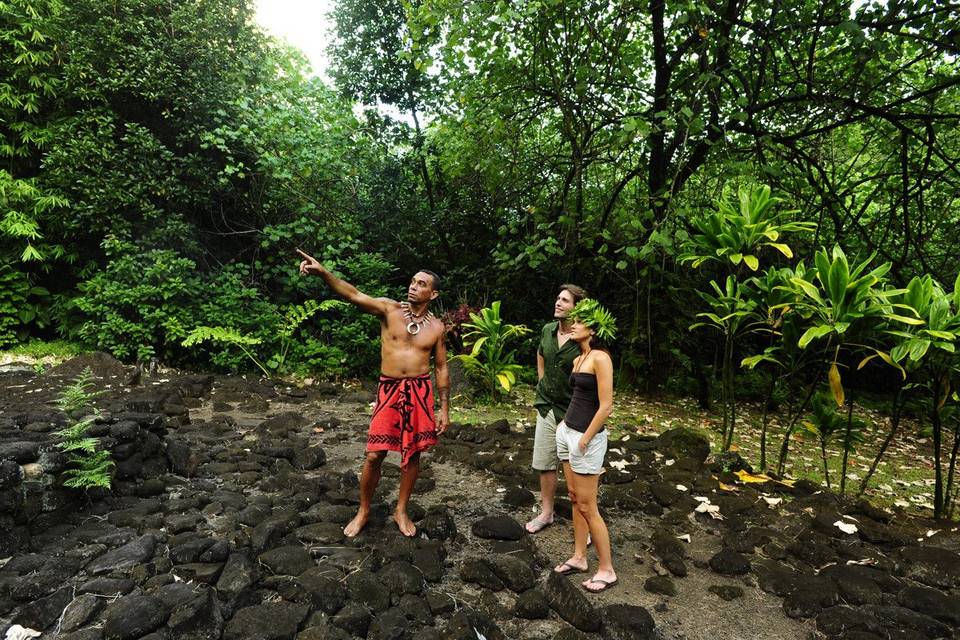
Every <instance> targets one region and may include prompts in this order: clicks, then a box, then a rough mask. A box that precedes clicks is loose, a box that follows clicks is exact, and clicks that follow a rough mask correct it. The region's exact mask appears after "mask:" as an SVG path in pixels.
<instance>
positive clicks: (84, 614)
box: [60, 593, 105, 633]
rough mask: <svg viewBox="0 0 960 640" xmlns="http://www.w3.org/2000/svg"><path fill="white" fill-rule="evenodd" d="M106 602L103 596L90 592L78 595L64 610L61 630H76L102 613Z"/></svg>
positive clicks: (67, 631) (66, 631)
mask: <svg viewBox="0 0 960 640" xmlns="http://www.w3.org/2000/svg"><path fill="white" fill-rule="evenodd" d="M104 602H105V601H104V599H103V598H101V597H98V596H95V595H93V594H89V593H85V594H83V595H80V596H77V597H76V598H74V600H73V602H71V603H70V604H69V606H67V609H66V611H64V612H63V620H62V622H61V623H60V630H61V631H63V632H64V633H70V632H72V631H76V630H77V629H79V628H80V627H82V626H83V625H85V624H87V623H88V622H89V621H90V620H91V619H92V618H93V617H94V616H95V615H97V614H98V613H100V610H101V609H102V608H103V605H104Z"/></svg>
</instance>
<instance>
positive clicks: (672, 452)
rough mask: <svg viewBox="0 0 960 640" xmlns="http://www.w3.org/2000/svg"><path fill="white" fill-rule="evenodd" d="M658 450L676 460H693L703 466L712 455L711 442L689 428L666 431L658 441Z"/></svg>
mask: <svg viewBox="0 0 960 640" xmlns="http://www.w3.org/2000/svg"><path fill="white" fill-rule="evenodd" d="M656 447H657V449H658V450H659V451H660V452H661V453H663V454H664V455H667V456H669V457H671V458H673V459H675V460H677V459H680V458H692V459H693V460H695V461H697V462H699V464H700V465H703V462H704V461H705V460H706V459H707V456H709V455H710V442H709V441H708V440H707V439H706V438H705V437H704V436H703V435H701V434H700V433H699V432H697V431H694V430H693V429H689V428H687V427H678V428H676V429H670V430H669V431H664V432H663V433H661V434H660V436H659V437H657V439H656Z"/></svg>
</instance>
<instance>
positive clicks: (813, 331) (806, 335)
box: [797, 325, 833, 349]
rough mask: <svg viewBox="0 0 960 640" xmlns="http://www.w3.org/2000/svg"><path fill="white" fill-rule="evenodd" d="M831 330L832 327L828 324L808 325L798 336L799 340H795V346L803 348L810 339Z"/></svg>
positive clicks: (821, 335)
mask: <svg viewBox="0 0 960 640" xmlns="http://www.w3.org/2000/svg"><path fill="white" fill-rule="evenodd" d="M832 331H833V327H831V326H830V325H819V326H816V327H810V328H809V329H807V330H806V331H804V332H803V335H802V336H800V340H798V341H797V346H798V347H800V348H801V349H805V348H806V347H807V345H808V344H810V342H811V341H813V340H816V339H817V338H822V337H823V336H825V335H827V334H828V333H830V332H832Z"/></svg>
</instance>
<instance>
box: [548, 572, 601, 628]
mask: <svg viewBox="0 0 960 640" xmlns="http://www.w3.org/2000/svg"><path fill="white" fill-rule="evenodd" d="M543 593H544V595H545V596H546V598H547V602H549V603H550V606H551V607H552V608H553V610H554V611H556V612H557V614H558V615H559V616H560V617H561V618H563V619H564V620H566V621H567V622H569V623H570V624H572V625H573V626H575V627H576V628H577V629H580V630H581V631H587V632H589V633H593V632H596V631H599V630H600V616H599V615H598V614H597V610H596V609H595V608H594V607H593V605H592V604H590V601H589V600H587V596H586V595H585V594H584V593H583V591H582V590H580V589H578V588H577V587H575V586H574V585H573V584H572V583H571V582H570V580H569V579H567V578H566V577H565V576H562V575H560V574H559V573H557V572H556V571H550V575H549V577H548V578H547V580H546V582H545V583H544V585H543Z"/></svg>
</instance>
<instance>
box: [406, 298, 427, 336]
mask: <svg viewBox="0 0 960 640" xmlns="http://www.w3.org/2000/svg"><path fill="white" fill-rule="evenodd" d="M400 309H401V310H402V311H403V317H404V318H405V319H407V320H408V322H407V333H409V334H410V335H412V336H415V335H417V334H418V333H420V329H421V327H423V325H425V324H427V323H428V322H430V321H431V320H433V312H431V311H430V310H429V309H427V310H426V311H424V312H423V313H421V314H420V315H419V316H418V315H414V313H413V309H411V308H410V303H409V302H401V303H400Z"/></svg>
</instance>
